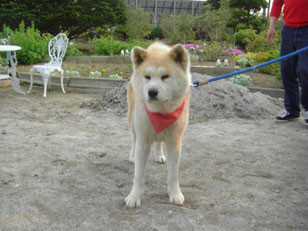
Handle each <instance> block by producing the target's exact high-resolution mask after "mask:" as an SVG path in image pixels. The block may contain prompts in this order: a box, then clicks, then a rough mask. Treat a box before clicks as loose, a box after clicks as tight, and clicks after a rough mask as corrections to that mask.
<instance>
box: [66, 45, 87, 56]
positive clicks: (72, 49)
mask: <svg viewBox="0 0 308 231" xmlns="http://www.w3.org/2000/svg"><path fill="white" fill-rule="evenodd" d="M82 55H83V53H82V52H81V51H80V50H78V49H77V48H76V45H75V43H73V44H69V45H68V47H67V49H66V53H65V56H82Z"/></svg>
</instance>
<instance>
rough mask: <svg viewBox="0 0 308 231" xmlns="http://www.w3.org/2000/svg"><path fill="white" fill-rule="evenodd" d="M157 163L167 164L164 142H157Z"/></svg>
mask: <svg viewBox="0 0 308 231" xmlns="http://www.w3.org/2000/svg"><path fill="white" fill-rule="evenodd" d="M155 161H156V162H158V163H165V162H166V157H165V155H164V151H163V144H162V142H155Z"/></svg>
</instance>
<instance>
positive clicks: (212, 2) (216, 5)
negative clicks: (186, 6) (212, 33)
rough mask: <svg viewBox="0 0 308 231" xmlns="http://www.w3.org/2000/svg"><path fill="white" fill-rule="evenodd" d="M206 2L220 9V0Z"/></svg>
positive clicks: (215, 8)
mask: <svg viewBox="0 0 308 231" xmlns="http://www.w3.org/2000/svg"><path fill="white" fill-rule="evenodd" d="M205 4H209V5H210V6H211V9H213V10H218V9H219V8H220V2H219V0H207V1H206V2H205Z"/></svg>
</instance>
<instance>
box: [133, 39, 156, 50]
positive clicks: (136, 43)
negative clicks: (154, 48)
mask: <svg viewBox="0 0 308 231" xmlns="http://www.w3.org/2000/svg"><path fill="white" fill-rule="evenodd" d="M151 44H152V42H151V41H148V42H145V41H139V40H129V41H128V44H127V49H128V50H131V49H132V48H133V47H134V46H139V47H142V48H148V46H150V45H151Z"/></svg>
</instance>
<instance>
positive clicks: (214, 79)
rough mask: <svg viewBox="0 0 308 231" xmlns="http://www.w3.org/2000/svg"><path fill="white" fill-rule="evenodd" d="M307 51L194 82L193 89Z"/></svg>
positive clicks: (306, 48)
mask: <svg viewBox="0 0 308 231" xmlns="http://www.w3.org/2000/svg"><path fill="white" fill-rule="evenodd" d="M306 50H308V47H304V48H302V49H299V50H297V51H294V52H292V53H290V54H287V55H284V56H281V57H279V58H276V59H273V60H271V61H268V62H265V63H261V64H258V65H256V66H253V67H249V68H247V69H244V70H240V71H236V72H232V73H228V74H224V75H219V76H217V77H213V78H209V79H208V80H201V81H194V82H193V83H192V86H193V87H198V86H202V85H204V84H207V83H209V82H213V81H216V80H220V79H226V78H229V77H231V76H234V75H239V74H242V73H246V72H249V71H252V70H255V69H258V68H261V67H264V66H267V65H270V64H272V63H276V62H279V61H281V60H283V59H287V58H289V57H291V56H294V55H297V54H299V53H301V52H303V51H306ZM307 61H308V60H307Z"/></svg>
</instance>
